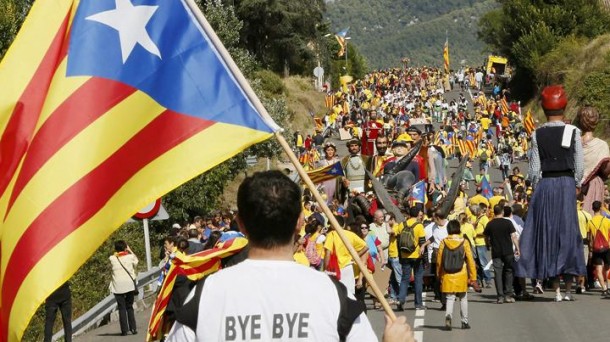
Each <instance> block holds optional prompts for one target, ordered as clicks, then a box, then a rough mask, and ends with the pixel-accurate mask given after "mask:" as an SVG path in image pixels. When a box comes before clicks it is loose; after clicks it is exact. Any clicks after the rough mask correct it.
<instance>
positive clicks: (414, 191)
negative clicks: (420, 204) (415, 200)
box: [413, 186, 419, 195]
mask: <svg viewBox="0 0 610 342" xmlns="http://www.w3.org/2000/svg"><path fill="white" fill-rule="evenodd" d="M413 194H415V195H417V194H419V187H418V186H415V187H414V188H413Z"/></svg>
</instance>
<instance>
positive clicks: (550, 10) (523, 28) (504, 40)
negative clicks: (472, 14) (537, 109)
mask: <svg viewBox="0 0 610 342" xmlns="http://www.w3.org/2000/svg"><path fill="white" fill-rule="evenodd" d="M499 2H500V3H501V4H502V7H501V8H499V9H497V10H494V11H491V12H488V13H487V14H486V15H485V16H483V17H482V18H481V20H480V22H479V27H480V30H479V37H480V38H481V39H482V40H483V41H484V42H485V43H486V44H488V46H489V48H490V50H491V51H494V52H497V53H500V54H502V55H505V56H507V57H508V58H509V59H510V61H511V63H513V64H514V65H515V67H516V71H517V74H518V76H517V78H516V79H515V80H514V81H513V85H515V86H516V87H513V88H515V89H514V90H516V91H517V92H519V93H520V95H521V97H522V98H524V99H527V98H530V97H531V96H532V95H533V90H534V89H535V87H534V86H533V85H534V84H535V81H536V80H535V79H534V78H533V76H535V74H536V68H537V67H538V66H539V63H540V61H541V58H542V57H543V56H544V55H545V54H547V53H548V52H550V51H552V50H553V49H554V48H555V47H556V46H557V45H558V44H559V43H560V42H561V41H562V40H563V39H565V38H566V37H570V36H575V37H585V38H589V39H591V38H594V37H596V36H598V35H600V34H602V33H605V32H609V31H610V14H609V13H608V12H607V11H604V10H602V9H601V8H600V3H599V1H598V0H553V1H550V0H549V1H543V0H534V1H530V0H501V1H499Z"/></svg>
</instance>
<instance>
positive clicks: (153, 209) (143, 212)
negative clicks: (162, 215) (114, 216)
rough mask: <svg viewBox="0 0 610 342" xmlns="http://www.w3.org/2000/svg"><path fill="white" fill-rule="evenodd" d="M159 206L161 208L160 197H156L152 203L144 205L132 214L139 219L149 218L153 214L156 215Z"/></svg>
mask: <svg viewBox="0 0 610 342" xmlns="http://www.w3.org/2000/svg"><path fill="white" fill-rule="evenodd" d="M159 208H161V199H160V198H159V199H157V200H156V201H154V202H153V203H151V204H149V205H147V206H146V207H144V208H142V209H140V211H138V212H137V213H135V214H134V215H133V217H135V218H138V219H140V220H143V219H149V218H152V217H153V216H155V215H157V213H158V212H159Z"/></svg>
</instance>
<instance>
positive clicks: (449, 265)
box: [443, 241, 466, 273]
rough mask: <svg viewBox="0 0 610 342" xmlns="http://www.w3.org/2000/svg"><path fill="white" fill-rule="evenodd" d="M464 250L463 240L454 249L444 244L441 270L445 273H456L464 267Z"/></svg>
mask: <svg viewBox="0 0 610 342" xmlns="http://www.w3.org/2000/svg"><path fill="white" fill-rule="evenodd" d="M465 257H466V252H465V251H464V241H462V243H460V244H459V246H457V247H456V248H454V249H450V248H449V247H447V244H445V249H444V250H443V270H444V271H445V273H458V272H460V271H461V270H462V268H463V267H464V258H465Z"/></svg>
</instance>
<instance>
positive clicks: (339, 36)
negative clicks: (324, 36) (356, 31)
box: [335, 27, 349, 57]
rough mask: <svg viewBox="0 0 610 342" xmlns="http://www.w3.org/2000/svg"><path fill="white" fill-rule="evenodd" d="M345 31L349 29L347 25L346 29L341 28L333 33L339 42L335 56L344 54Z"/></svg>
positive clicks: (345, 47)
mask: <svg viewBox="0 0 610 342" xmlns="http://www.w3.org/2000/svg"><path fill="white" fill-rule="evenodd" d="M347 31H349V27H348V28H346V29H343V30H341V31H339V32H337V33H336V34H335V38H336V39H337V42H338V43H339V52H337V56H339V57H341V56H343V55H345V51H346V49H347V42H346V37H347Z"/></svg>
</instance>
